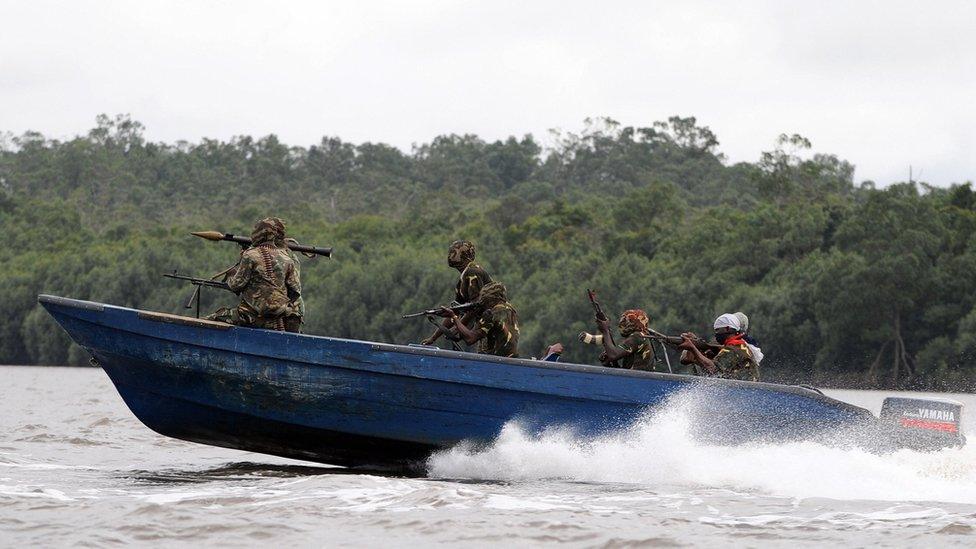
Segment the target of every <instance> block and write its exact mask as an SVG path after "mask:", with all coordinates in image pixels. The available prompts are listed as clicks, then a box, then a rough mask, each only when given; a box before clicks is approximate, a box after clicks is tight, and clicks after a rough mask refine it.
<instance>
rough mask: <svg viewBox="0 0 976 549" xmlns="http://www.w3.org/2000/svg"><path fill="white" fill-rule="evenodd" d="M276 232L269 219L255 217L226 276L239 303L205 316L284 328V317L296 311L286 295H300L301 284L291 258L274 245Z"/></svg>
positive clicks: (276, 229)
mask: <svg viewBox="0 0 976 549" xmlns="http://www.w3.org/2000/svg"><path fill="white" fill-rule="evenodd" d="M280 236H283V235H281V233H280V231H279V230H278V226H277V225H276V224H275V222H274V221H273V220H271V219H262V220H261V221H258V223H257V225H255V227H254V232H252V233H251V240H252V245H251V247H250V248H248V249H247V250H244V252H243V253H242V254H241V260H240V263H239V264H238V265H237V267H236V269H235V270H233V271H232V272H231V273H230V275H229V276H228V278H227V285H228V286H230V289H231V290H232V291H233V292H234V293H236V294H238V295H240V296H241V302H240V304H239V305H238V306H237V307H236V308H234V309H227V308H226V307H224V308H221V309H218V310H217V311H216V312H215V313H214V314H212V315H210V316H209V317H208V318H210V319H211V320H220V321H223V322H229V323H231V324H236V325H239V326H250V327H253V328H267V329H270V330H284V329H285V318H286V317H287V316H289V315H296V314H297V313H298V311H297V308H296V306H295V304H294V302H293V301H292V299H291V298H290V296H301V293H302V286H301V282H300V281H299V280H298V270H297V269H296V268H295V262H294V261H293V260H292V258H291V256H290V255H289V254H288V253H287V251H285V250H282V249H281V248H278V247H277V246H276V245H275V240H276V239H278V238H280Z"/></svg>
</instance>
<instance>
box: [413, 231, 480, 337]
mask: <svg viewBox="0 0 976 549" xmlns="http://www.w3.org/2000/svg"><path fill="white" fill-rule="evenodd" d="M474 257H475V251H474V244H473V243H471V242H470V241H468V240H455V241H454V242H452V243H451V246H450V247H449V248H448V249H447V264H448V265H450V266H451V267H452V268H454V269H457V270H458V272H460V273H461V276H460V277H458V282H457V286H455V288H454V301H455V302H456V303H458V304H459V305H464V304H465V303H471V302H473V301H475V300H477V299H478V294H479V293H481V289H482V288H483V287H484V286H485V285H487V284H490V283H491V275H489V274H488V271H486V270H484V269H483V268H481V266H480V265H478V264H477V263H475V262H474ZM475 309H477V307H476V308H475ZM479 312H480V310H469V311H467V312H465V313H464V316H462V317H461V322H462V324H464V325H465V326H469V327H470V326H471V322H472V321H473V320H474V319H475V318H477V316H478V313H479ZM445 333H447V334H449V337H451V338H452V339H453V340H455V341H456V340H457V339H458V338H457V332H456V330H454V329H453V327H452V325H451V322H450V321H449V319H447V320H445V321H444V323H443V325H442V326H440V327H438V328H437V329H436V330H434V333H433V334H431V335H430V337H428V338H427V339H425V340H423V341H422V342H421V343H422V344H424V345H433V344H434V343H435V342H436V341H437V340H438V339H439V338H440V337H441V336H442V335H444V334H445Z"/></svg>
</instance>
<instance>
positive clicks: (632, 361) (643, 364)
mask: <svg viewBox="0 0 976 549" xmlns="http://www.w3.org/2000/svg"><path fill="white" fill-rule="evenodd" d="M648 323H649V319H648V318H647V313H645V312H644V311H642V310H641V309H630V310H628V311H624V314H622V315H620V321H619V322H617V327H618V328H619V329H620V337H621V338H622V341H621V342H620V344H619V345H615V344H614V343H613V338H612V337H611V335H610V322H609V321H608V320H601V319H599V318H598V319H596V326H597V328H598V329H599V331H600V336H602V337H600V343H601V344H602V345H603V353H602V354H601V355H600V362H602V363H603V365H604V366H619V367H620V368H624V369H627V370H646V371H654V369H655V356H654V348H653V347H651V341H650V340H649V339H647V338H646V337H645V336H646V335H647V334H648V331H647V325H648ZM580 335H581V336H582V335H583V334H580Z"/></svg>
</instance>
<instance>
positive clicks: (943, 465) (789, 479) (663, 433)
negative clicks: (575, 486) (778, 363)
mask: <svg viewBox="0 0 976 549" xmlns="http://www.w3.org/2000/svg"><path fill="white" fill-rule="evenodd" d="M699 404H700V403H699V402H697V401H696V397H695V395H693V394H686V395H682V396H680V397H678V398H676V399H674V400H673V401H672V402H670V403H669V405H667V406H665V407H663V409H661V410H660V411H658V412H656V413H653V414H650V415H648V416H647V417H645V418H643V419H642V420H641V421H639V422H637V423H636V424H634V425H633V426H631V427H630V428H628V429H625V430H623V431H621V432H618V433H616V434H614V435H611V436H605V437H601V438H592V439H584V438H580V437H578V436H575V435H574V434H572V433H571V432H569V431H566V430H553V431H548V432H546V433H543V434H541V435H532V434H529V433H528V432H527V431H526V430H525V429H523V428H522V427H521V426H520V425H519V424H518V423H517V422H512V423H509V424H507V425H506V426H505V427H504V429H503V430H502V432H501V434H500V435H499V436H498V438H497V439H496V440H495V441H494V443H492V444H491V445H489V446H488V447H485V448H476V447H473V446H470V445H463V444H462V445H460V446H458V447H455V448H453V449H450V450H447V451H443V452H439V453H437V454H435V455H433V456H432V457H431V458H430V459H429V460H428V472H429V474H430V475H432V476H435V477H441V478H472V479H494V480H531V479H552V478H559V479H568V480H574V481H584V482H614V483H636V484H643V485H647V486H648V487H652V488H656V487H664V486H691V487H707V488H727V489H731V490H735V491H756V492H760V493H764V494H769V495H775V496H787V497H799V498H813V497H823V498H832V499H843V500H853V499H870V500H884V501H940V502H956V503H976V446H974V445H973V444H970V445H968V446H967V447H964V448H948V449H944V450H941V451H938V452H917V451H911V450H900V451H898V452H895V453H891V454H874V453H870V452H867V451H865V450H860V449H851V448H842V447H834V446H826V445H823V444H820V443H816V442H789V443H782V444H752V445H743V446H731V447H730V446H713V445H708V444H704V443H700V442H697V441H696V440H695V438H694V437H693V436H692V435H691V432H692V426H694V425H699V424H700V422H701V420H702V418H701V417H700V412H699V410H700V406H699ZM969 439H970V440H971V441H972V440H974V439H976V437H974V436H972V435H970V436H969Z"/></svg>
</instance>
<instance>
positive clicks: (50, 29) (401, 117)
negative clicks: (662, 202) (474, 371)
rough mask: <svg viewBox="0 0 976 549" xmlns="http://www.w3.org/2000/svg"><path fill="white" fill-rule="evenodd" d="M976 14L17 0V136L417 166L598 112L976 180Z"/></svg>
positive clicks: (836, 5) (3, 4)
mask: <svg viewBox="0 0 976 549" xmlns="http://www.w3.org/2000/svg"><path fill="white" fill-rule="evenodd" d="M974 91H976V2H938V1H931V0H930V1H928V2H924V3H923V2H901V1H892V0H889V1H883V2H855V1H853V0H847V1H838V2H835V1H824V0H807V1H804V2H791V1H785V0H783V1H777V2H755V1H735V2H691V1H687V0H682V1H677V0H676V1H673V2H650V1H645V2H637V1H635V2H610V1H601V2H596V1H592V0H591V1H587V2H572V1H568V0H563V1H556V2H548V1H547V2H532V1H527V0H523V1H515V2H507V1H500V0H491V1H483V2H449V1H422V2H406V1H404V2H368V1H364V0H356V1H347V2H327V1H319V2H308V3H305V2H284V1H278V2H242V1H234V2H230V1H226V2H224V1H222V2H204V1H200V0H197V1H190V2H151V1H146V0H139V1H127V2H108V1H105V2H89V1H78V0H72V1H64V2H46V1H38V0H25V1H19V2H15V1H8V0H0V131H10V132H13V133H15V134H19V133H21V132H23V131H25V130H28V129H31V130H37V131H40V132H42V133H44V134H46V135H48V136H51V137H59V138H63V137H70V136H73V135H75V134H78V133H83V132H85V131H87V130H88V129H89V128H91V127H92V126H93V125H94V119H95V116H96V115H97V114H99V113H108V114H115V113H131V114H132V116H133V117H134V118H135V119H137V120H139V121H141V122H143V123H144V124H145V125H146V127H147V136H148V137H149V138H150V139H152V140H160V141H168V142H173V141H176V140H180V139H184V140H189V141H198V140H199V139H200V138H202V137H214V138H229V137H231V136H233V135H239V134H251V135H255V136H260V135H265V134H268V133H275V134H278V135H279V136H280V137H281V138H282V139H283V140H284V141H285V142H287V143H289V144H293V145H303V146H307V145H310V144H313V143H316V142H318V141H319V139H320V138H321V137H322V136H323V135H335V136H339V137H341V138H343V139H346V140H350V141H354V142H361V141H382V142H387V143H391V144H394V145H397V146H399V147H401V148H403V149H405V150H409V148H410V146H411V144H413V143H422V142H426V141H429V140H430V139H431V138H433V137H434V136H436V135H439V134H444V133H452V132H453V133H476V134H479V135H480V136H482V137H483V138H486V139H496V138H501V137H505V136H508V135H512V134H515V135H521V134H524V133H533V134H535V135H536V137H537V138H539V139H540V140H543V141H545V140H546V139H547V130H548V129H549V128H560V129H563V130H567V131H578V130H580V129H581V128H582V125H583V119H584V118H586V117H596V116H610V117H612V118H615V119H617V120H619V121H620V122H622V123H624V124H626V125H637V126H639V125H648V124H650V123H652V122H653V121H655V120H663V119H665V118H667V117H668V116H670V115H673V114H679V115H682V116H696V117H697V118H698V120H699V122H700V123H702V124H704V125H707V126H710V127H711V128H712V130H713V131H715V133H716V134H717V135H718V137H719V140H720V141H721V147H720V148H721V150H722V151H723V152H724V153H725V154H726V155H727V156H728V157H729V159H730V160H731V161H738V160H749V161H752V160H755V159H757V158H758V156H759V153H760V151H762V150H768V149H770V148H771V147H772V145H773V142H774V140H775V138H776V136H777V135H779V134H780V133H784V132H789V133H794V132H795V133H800V134H802V135H804V136H806V137H808V138H810V140H811V141H812V142H813V145H814V149H815V150H816V151H818V152H828V153H834V154H837V155H838V156H840V157H842V158H845V159H847V160H849V161H851V162H853V163H854V164H856V165H857V174H856V178H857V179H858V180H862V179H872V180H875V181H876V182H878V183H879V184H887V183H889V182H891V181H895V180H904V179H906V177H907V173H908V166H909V164H911V165H913V166H914V169H915V172H916V174H917V173H918V171H919V170H921V171H922V177H921V178H922V179H923V180H927V181H929V182H931V183H935V184H939V185H946V184H949V183H952V182H961V181H965V180H970V179H974V178H976V155H974V154H973V149H974V146H976V94H974Z"/></svg>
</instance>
